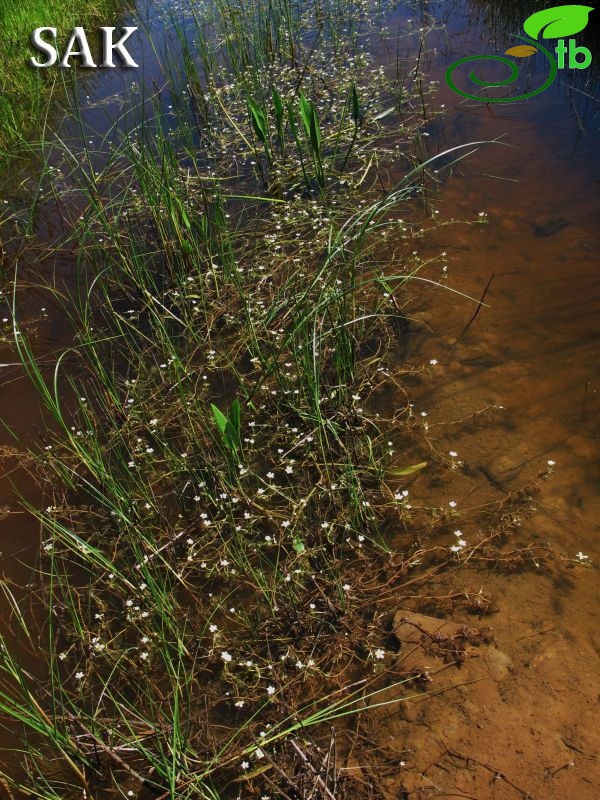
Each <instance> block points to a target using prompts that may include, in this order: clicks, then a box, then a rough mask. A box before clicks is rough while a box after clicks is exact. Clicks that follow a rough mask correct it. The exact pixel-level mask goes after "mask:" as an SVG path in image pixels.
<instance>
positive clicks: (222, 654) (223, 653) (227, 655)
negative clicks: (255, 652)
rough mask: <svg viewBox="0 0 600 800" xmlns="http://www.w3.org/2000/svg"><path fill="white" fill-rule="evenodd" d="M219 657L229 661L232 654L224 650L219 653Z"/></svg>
mask: <svg viewBox="0 0 600 800" xmlns="http://www.w3.org/2000/svg"><path fill="white" fill-rule="evenodd" d="M221 658H222V659H223V661H225V662H229V661H231V659H232V658H233V656H232V655H231V653H228V652H227V650H224V651H223V652H222V653H221Z"/></svg>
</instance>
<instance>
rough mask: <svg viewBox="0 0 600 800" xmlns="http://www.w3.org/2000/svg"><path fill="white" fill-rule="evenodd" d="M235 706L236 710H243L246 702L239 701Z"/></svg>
mask: <svg viewBox="0 0 600 800" xmlns="http://www.w3.org/2000/svg"><path fill="white" fill-rule="evenodd" d="M234 705H235V707H236V708H243V707H244V701H243V700H237V701H236V702H235V703H234Z"/></svg>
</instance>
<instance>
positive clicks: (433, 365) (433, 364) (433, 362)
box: [429, 358, 438, 367]
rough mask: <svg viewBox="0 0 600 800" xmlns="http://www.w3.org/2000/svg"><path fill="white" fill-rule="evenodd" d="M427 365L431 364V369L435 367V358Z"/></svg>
mask: <svg viewBox="0 0 600 800" xmlns="http://www.w3.org/2000/svg"><path fill="white" fill-rule="evenodd" d="M429 363H430V364H431V366H432V367H435V365H436V364H437V363H438V362H437V358H432V359H431V360H430V362H429Z"/></svg>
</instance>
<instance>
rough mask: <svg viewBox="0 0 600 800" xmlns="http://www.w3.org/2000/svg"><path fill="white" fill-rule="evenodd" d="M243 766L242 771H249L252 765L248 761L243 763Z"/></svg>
mask: <svg viewBox="0 0 600 800" xmlns="http://www.w3.org/2000/svg"><path fill="white" fill-rule="evenodd" d="M241 766H242V769H249V768H250V764H249V762H248V761H242V764H241Z"/></svg>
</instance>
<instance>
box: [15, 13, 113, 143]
mask: <svg viewBox="0 0 600 800" xmlns="http://www.w3.org/2000/svg"><path fill="white" fill-rule="evenodd" d="M114 10H115V3H114V0H93V2H91V3H83V2H81V1H80V0H28V2H27V3H26V4H22V5H21V4H18V3H14V2H12V0H0V152H4V151H6V150H7V149H9V148H10V146H11V145H13V144H15V143H17V142H19V141H20V140H21V139H22V138H23V137H24V136H27V135H28V134H31V133H35V127H36V125H39V121H40V120H41V119H43V118H44V116H45V110H46V108H47V107H48V103H49V98H48V88H49V86H50V85H51V82H52V80H53V75H52V72H53V71H52V70H50V71H48V70H39V69H32V68H31V67H30V66H29V59H30V57H31V56H32V55H35V51H34V50H33V48H32V47H31V46H30V43H29V40H30V37H31V34H32V32H33V31H34V29H35V28H37V27H41V26H54V27H56V28H58V29H59V41H67V38H68V32H69V31H70V29H71V28H72V27H73V26H75V25H82V26H85V25H87V24H89V23H92V22H94V21H97V20H99V19H101V18H102V15H103V14H104V15H105V14H107V13H108V12H109V11H110V12H112V14H113V15H114ZM107 24H108V23H107ZM39 133H40V132H39V131H38V134H39Z"/></svg>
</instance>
